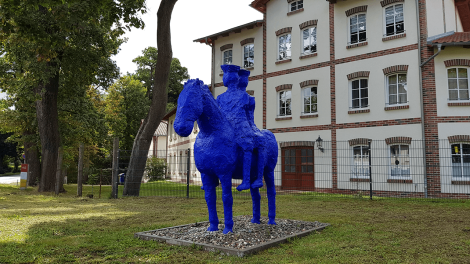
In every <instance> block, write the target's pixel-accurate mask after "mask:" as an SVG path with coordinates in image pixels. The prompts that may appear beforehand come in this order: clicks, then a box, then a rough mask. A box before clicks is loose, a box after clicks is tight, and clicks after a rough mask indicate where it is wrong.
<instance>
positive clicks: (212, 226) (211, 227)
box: [207, 224, 219, 232]
mask: <svg viewBox="0 0 470 264" xmlns="http://www.w3.org/2000/svg"><path fill="white" fill-rule="evenodd" d="M207 231H209V232H214V231H219V227H218V226H217V225H212V224H211V225H210V226H209V228H207Z"/></svg>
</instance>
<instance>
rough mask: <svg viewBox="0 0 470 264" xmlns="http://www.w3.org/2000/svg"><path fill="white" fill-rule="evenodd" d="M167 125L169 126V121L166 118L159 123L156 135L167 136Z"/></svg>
mask: <svg viewBox="0 0 470 264" xmlns="http://www.w3.org/2000/svg"><path fill="white" fill-rule="evenodd" d="M167 127H168V122H167V121H165V120H162V122H160V125H158V127H157V130H155V134H154V135H155V136H166V135H167V134H166V133H167V132H166V131H167Z"/></svg>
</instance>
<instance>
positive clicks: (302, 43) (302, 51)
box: [291, 26, 318, 56]
mask: <svg viewBox="0 0 470 264" xmlns="http://www.w3.org/2000/svg"><path fill="white" fill-rule="evenodd" d="M312 28H315V52H310V51H309V52H305V51H304V48H305V47H304V31H305V30H309V31H310V29H312ZM317 44H318V41H317V26H310V27H306V28H304V29H302V30H300V56H304V55H310V54H315V53H317V52H318V46H317ZM291 53H292V51H291Z"/></svg>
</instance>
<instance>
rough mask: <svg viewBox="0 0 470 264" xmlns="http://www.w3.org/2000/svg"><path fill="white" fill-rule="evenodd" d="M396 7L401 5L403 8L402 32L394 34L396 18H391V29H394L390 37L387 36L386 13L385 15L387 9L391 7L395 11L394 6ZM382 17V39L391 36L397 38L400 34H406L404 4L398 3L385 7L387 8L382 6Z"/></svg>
mask: <svg viewBox="0 0 470 264" xmlns="http://www.w3.org/2000/svg"><path fill="white" fill-rule="evenodd" d="M397 5H402V6H403V12H402V14H403V32H401V33H396V21H395V19H396V16H394V17H393V28H394V31H393V32H394V34H392V35H387V13H386V9H387V8H389V7H393V11H395V6H397ZM382 16H383V21H382V22H383V37H384V38H386V37H391V36H399V35H402V34H405V33H406V28H405V3H404V2H400V3H396V4H390V5H387V6H384V7H383V11H382Z"/></svg>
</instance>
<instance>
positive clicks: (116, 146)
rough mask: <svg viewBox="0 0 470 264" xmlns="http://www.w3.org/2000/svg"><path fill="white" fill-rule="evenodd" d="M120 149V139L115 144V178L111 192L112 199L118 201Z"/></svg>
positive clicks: (113, 178) (116, 139)
mask: <svg viewBox="0 0 470 264" xmlns="http://www.w3.org/2000/svg"><path fill="white" fill-rule="evenodd" d="M118 149H119V138H117V137H116V138H114V142H113V176H112V180H111V184H112V186H113V188H112V191H111V197H112V198H114V199H117V193H118V185H117V182H118V169H119V164H118V162H119V160H118Z"/></svg>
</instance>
